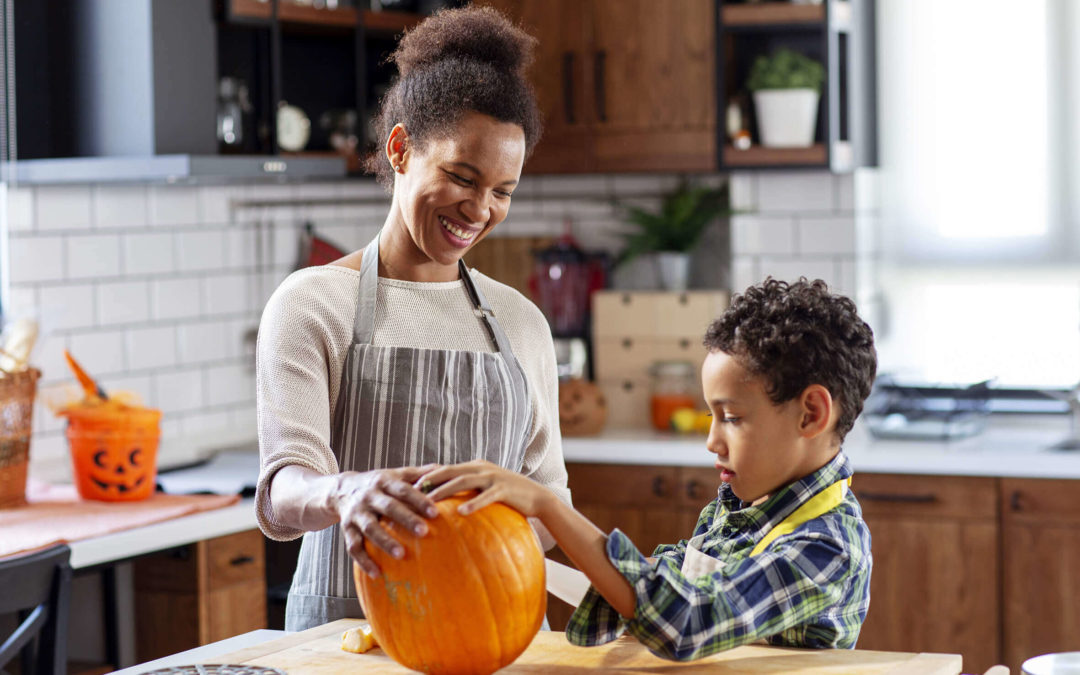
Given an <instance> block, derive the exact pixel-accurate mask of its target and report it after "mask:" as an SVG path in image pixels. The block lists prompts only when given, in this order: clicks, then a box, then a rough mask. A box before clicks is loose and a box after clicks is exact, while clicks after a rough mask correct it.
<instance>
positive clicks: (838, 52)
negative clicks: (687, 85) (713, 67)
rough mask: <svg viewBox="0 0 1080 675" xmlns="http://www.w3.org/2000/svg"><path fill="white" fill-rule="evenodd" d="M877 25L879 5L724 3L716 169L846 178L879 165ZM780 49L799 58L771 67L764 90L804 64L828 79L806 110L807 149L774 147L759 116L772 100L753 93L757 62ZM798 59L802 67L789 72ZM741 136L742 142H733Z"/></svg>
mask: <svg viewBox="0 0 1080 675" xmlns="http://www.w3.org/2000/svg"><path fill="white" fill-rule="evenodd" d="M874 20H875V19H874V0H824V1H823V2H821V3H819V4H793V3H789V2H761V3H757V2H755V3H740V2H731V1H730V0H725V1H723V2H721V4H720V6H719V12H718V14H717V22H718V45H719V51H720V54H721V57H720V62H721V64H722V66H721V67H720V68H719V69H718V73H717V74H718V77H717V92H718V96H719V99H720V101H719V107H720V114H721V119H722V120H723V122H722V123H721V125H720V126H721V133H720V135H719V136H718V139H717V140H718V144H719V146H720V149H719V158H720V163H719V168H721V169H736V168H770V167H785V168H790V167H815V168H829V169H831V170H832V171H836V172H842V171H850V170H851V169H853V168H855V167H857V166H868V165H873V164H876V162H877V129H876V127H877V124H876V115H877V108H876V95H875V87H876V84H875V70H876V68H875V57H874ZM782 50H787V51H788V53H789V55H790V54H794V55H795V56H794V58H793V59H789V60H788V63H787V64H778V63H777V62H773V65H775V66H777V67H775V68H772V69H770V72H769V77H763V78H760V79H759V80H758V84H759V85H760V84H761V82H763V81H764V82H767V83H768V84H770V85H774V84H776V83H777V82H778V81H782V80H784V79H785V76H786V74H787V73H789V72H791V70H795V69H799V70H803V69H804V68H805V65H804V64H805V60H804V58H805V59H810V60H812V61H814V62H816V63H817V64H818V65H819V66H820V69H821V70H820V72H821V75H823V82H822V84H821V89H820V98H819V99H818V100H817V102H816V106H814V108H813V109H811V110H809V112H810V113H811V115H812V118H807V119H812V120H813V121H812V122H811V123H808V124H812V126H811V127H809V128H808V131H809V137H807V138H806V142H805V143H785V142H783V141H782V140H781V142H779V143H777V142H776V140H775V139H776V135H773V136H772V137H771V138H770V135H768V134H767V133H766V132H765V130H763V128H762V126H763V125H762V118H763V117H769V116H770V112H769V109H767V108H768V106H769V105H770V102H769V101H767V100H764V101H762V100H760V99H758V97H757V96H755V95H754V94H753V93H752V92H751V91H750V90H751V89H752V88H753V86H752V85H751V79H752V78H751V74H752V70H753V68H754V67H755V62H756V61H757V60H758V59H759V58H762V57H765V58H767V57H771V56H775V55H776V54H777V53H778V52H781V51H782ZM795 60H798V61H800V62H801V63H798V64H795V65H793V67H791V68H785V67H784V66H785V65H791V62H792V61H795ZM800 75H801V73H800ZM779 91H784V90H779ZM788 91H790V90H788ZM782 95H787V94H782ZM759 103H761V107H760V108H759ZM780 114H784V113H782V112H781V113H780ZM769 121H771V122H772V123H773V124H774V128H775V125H780V126H782V125H785V124H786V125H788V127H789V128H790V127H792V126H796V124H795V120H789V119H788V118H784V119H780V120H776V119H775V118H774V119H773V120H769ZM740 130H741V131H742V134H743V138H742V139H741V142H739V141H737V140H736V134H737V132H739V131H740ZM747 140H748V141H749V143H748V144H747V142H746V141H747ZM770 140H772V143H770Z"/></svg>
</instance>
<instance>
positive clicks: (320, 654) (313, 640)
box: [212, 619, 961, 675]
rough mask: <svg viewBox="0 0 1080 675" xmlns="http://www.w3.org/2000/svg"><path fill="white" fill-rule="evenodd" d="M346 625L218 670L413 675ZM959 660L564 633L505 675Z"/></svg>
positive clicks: (858, 670)
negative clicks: (586, 641) (699, 650)
mask: <svg viewBox="0 0 1080 675" xmlns="http://www.w3.org/2000/svg"><path fill="white" fill-rule="evenodd" d="M362 623H363V621H361V620H358V619H342V620H341V621H334V622H332V623H328V624H326V625H323V626H318V627H316V628H312V629H310V630H306V631H303V632H300V633H293V634H291V635H288V636H286V637H282V638H278V639H276V640H270V641H268V642H264V643H262V644H259V645H255V646H252V647H247V648H245V649H241V650H239V651H235V652H232V653H229V654H223V655H219V656H216V657H214V658H213V659H212V662H213V663H232V664H247V665H258V666H265V667H270V668H281V669H282V670H284V671H286V672H288V673H290V675H305V674H307V675H322V674H323V673H327V674H329V673H340V672H364V673H412V672H414V671H411V670H408V669H406V668H404V667H403V666H400V665H398V664H397V663H395V662H394V661H393V660H391V659H390V657H389V656H387V655H386V654H385V653H384V652H383V651H382V650H381V649H374V650H372V651H370V652H368V653H366V654H351V653H349V652H345V651H342V649H341V633H342V632H343V631H345V630H346V629H348V628H352V627H354V626H357V625H360V624H362ZM960 666H961V663H960V656H959V655H956V654H906V653H899V652H872V651H861V650H845V649H824V650H815V649H784V648H780V647H766V646H757V645H748V646H744V647H738V648H736V649H732V650H730V651H727V652H723V653H721V654H717V655H714V656H710V657H708V658H705V659H701V660H699V661H691V662H686V663H679V662H675V661H667V660H664V659H661V658H658V657H656V656H653V655H652V654H650V653H649V652H648V651H647V650H646V649H645V647H643V646H642V645H641V644H640V643H638V642H637V641H636V640H635V639H633V638H631V637H628V636H625V635H624V636H623V637H621V638H619V639H618V640H616V641H614V642H611V643H608V644H606V645H603V646H600V647H576V646H574V645H571V644H570V643H569V642H567V641H566V637H565V635H564V634H563V633H559V632H548V631H541V632H539V633H538V634H537V635H536V638H535V639H534V640H533V642H532V644H531V645H530V646H529V648H528V649H527V650H525V653H524V654H522V655H521V656H520V657H519V658H518V659H517V661H515V662H514V663H513V664H511V665H509V666H507V667H506V668H504V669H502V670H500V671H499V672H500V673H538V672H544V673H552V672H555V673H559V674H560V675H563V674H566V673H577V672H597V671H600V672H607V671H618V672H620V673H657V672H675V671H678V672H685V673H696V672H706V671H707V672H709V673H715V674H719V673H743V674H746V675H757V674H758V673H761V674H766V673H794V674H796V675H825V674H826V673H829V674H835V673H839V672H843V673H852V674H866V675H958V673H959V672H960Z"/></svg>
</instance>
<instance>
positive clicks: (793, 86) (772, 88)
mask: <svg viewBox="0 0 1080 675" xmlns="http://www.w3.org/2000/svg"><path fill="white" fill-rule="evenodd" d="M824 81H825V69H824V68H823V67H822V65H821V63H820V62H818V61H815V60H814V59H812V58H810V57H808V56H805V55H803V54H800V53H798V52H796V51H794V50H791V49H788V48H787V47H782V48H780V49H778V50H776V51H775V52H773V53H772V54H771V55H769V56H764V55H763V56H759V57H758V58H757V59H756V60H755V61H754V64H753V66H751V67H750V75H749V77H748V78H747V81H746V88H747V89H749V90H750V91H751V92H752V93H753V96H754V109H755V110H756V112H757V121H758V131H759V133H760V136H761V144H762V145H764V146H765V147H770V148H791V147H807V146H809V145H812V144H813V142H814V127H815V125H816V123H817V109H818V99H819V98H820V97H821V85H822V83H823V82H824Z"/></svg>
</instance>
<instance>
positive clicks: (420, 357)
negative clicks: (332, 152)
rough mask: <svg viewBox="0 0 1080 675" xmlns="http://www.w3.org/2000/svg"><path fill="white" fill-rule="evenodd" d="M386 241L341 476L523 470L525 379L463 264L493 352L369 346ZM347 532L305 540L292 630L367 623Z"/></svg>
mask: <svg viewBox="0 0 1080 675" xmlns="http://www.w3.org/2000/svg"><path fill="white" fill-rule="evenodd" d="M378 262H379V238H378V237H376V238H375V240H374V241H372V242H371V243H370V244H368V246H367V248H366V249H364V257H363V259H362V261H361V263H360V293H359V298H358V301H357V306H356V321H355V323H354V324H353V340H352V345H351V346H350V348H349V351H348V352H347V353H346V355H345V363H344V365H343V367H342V372H341V386H340V388H339V389H338V391H339V393H338V399H337V407H336V409H335V411H334V423H333V428H332V429H331V438H330V446H331V448H332V449H333V451H334V455H335V456H336V457H337V462H338V467H339V469H340V470H341V471H371V470H374V469H390V468H397V467H403V466H418V465H422V464H427V463H431V462H437V463H439V464H456V463H459V462H467V461H470V460H474V459H486V460H488V461H489V462H492V463H494V464H498V465H499V466H502V467H504V468H507V469H511V470H513V471H521V468H522V465H523V463H524V459H525V447H526V444H527V443H528V439H529V431H530V428H531V426H532V416H533V410H532V402H531V400H530V398H529V390H528V383H527V382H526V379H525V372H524V370H522V368H521V365H520V364H519V363H518V361H517V359H516V358H514V353H513V351H512V350H511V349H510V341H509V340H508V339H507V337H506V334H505V333H504V332H503V330H502V327H501V326H500V325H499V322H498V321H497V320H496V319H495V313H494V312H493V311H492V310H491V307H490V306H488V303H487V300H486V299H485V298H484V295H483V294H482V293H481V292H480V289H479V288H477V286H476V284H475V283H473V280H472V277H471V276H470V275H469V271H468V269H467V268H466V267H465V263H464V262H459V263H458V269H459V272H460V274H461V281H462V283H463V284H464V286H465V290H466V292H468V294H469V297H470V299H471V300H472V303H473V305H474V306H475V308H476V309H475V313H476V316H475V317H471V316H463V317H462V320H465V321H468V320H477V321H484V322H485V324H486V326H487V329H488V332H489V334H490V335H491V339H492V342H493V344H494V346H495V348H496V349H497V350H498V351H496V352H494V353H487V352H470V351H452V350H439V349H414V348H407V347H393V346H375V345H373V344H371V339H372V333H373V332H374V329H375V300H376V297H377V295H378V284H379V265H378ZM362 616H363V614H362V613H361V610H360V602H359V601H358V600H357V598H356V588H355V586H354V584H353V579H352V559H351V558H350V557H349V554H348V552H347V551H346V549H345V540H344V538H343V537H342V535H341V526H340V525H333V526H331V527H328V528H326V529H324V530H320V531H318V532H308V533H306V534H304V540H303V542H302V543H301V546H300V556H299V559H298V561H297V567H296V572H295V574H294V575H293V581H292V587H291V588H290V589H289V598H288V603H287V605H286V610H285V629H286V630H288V631H297V630H304V629H306V628H311V627H312V626H317V625H320V624H324V623H326V622H328V621H334V620H337V619H342V618H346V617H356V618H359V617H362Z"/></svg>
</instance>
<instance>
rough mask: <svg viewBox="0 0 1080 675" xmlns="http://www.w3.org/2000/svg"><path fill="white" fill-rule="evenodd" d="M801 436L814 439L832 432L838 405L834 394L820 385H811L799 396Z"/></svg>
mask: <svg viewBox="0 0 1080 675" xmlns="http://www.w3.org/2000/svg"><path fill="white" fill-rule="evenodd" d="M799 407H800V408H801V415H800V418H799V435H800V436H802V437H803V438H814V437H815V436H819V435H821V434H823V433H826V432H828V431H831V430H832V427H833V424H834V422H835V420H834V413H835V412H836V405H835V404H834V403H833V398H832V394H830V393H829V390H828V389H826V388H825V387H823V386H822V385H820V384H811V385H810V386H808V387H807V388H806V389H804V390H803V393H802V394H801V395H800V396H799Z"/></svg>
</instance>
